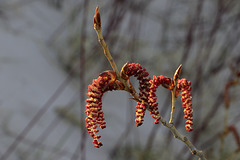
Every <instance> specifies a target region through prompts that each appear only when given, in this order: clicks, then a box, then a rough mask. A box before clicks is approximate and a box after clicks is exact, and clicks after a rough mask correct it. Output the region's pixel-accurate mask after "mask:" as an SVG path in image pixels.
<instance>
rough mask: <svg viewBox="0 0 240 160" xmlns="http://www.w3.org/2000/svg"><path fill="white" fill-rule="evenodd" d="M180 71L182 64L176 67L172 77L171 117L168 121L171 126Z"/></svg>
mask: <svg viewBox="0 0 240 160" xmlns="http://www.w3.org/2000/svg"><path fill="white" fill-rule="evenodd" d="M181 71H182V64H181V65H180V66H179V67H178V69H177V70H176V72H175V74H174V76H173V82H174V88H173V90H172V91H171V92H172V110H171V117H170V120H169V123H170V124H173V121H174V113H175V104H176V99H177V96H176V88H177V82H178V79H179V77H180V74H181Z"/></svg>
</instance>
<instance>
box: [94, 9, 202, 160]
mask: <svg viewBox="0 0 240 160" xmlns="http://www.w3.org/2000/svg"><path fill="white" fill-rule="evenodd" d="M93 22H94V29H95V31H96V33H97V35H98V40H99V42H100V44H101V46H102V47H103V50H104V54H105V56H106V57H107V59H108V61H109V63H110V64H111V66H112V68H113V70H114V71H115V72H116V75H117V79H118V80H120V81H121V82H124V85H125V89H124V90H126V91H127V92H129V93H130V94H131V95H132V96H133V97H134V98H133V99H134V100H136V101H140V99H139V96H138V95H137V94H136V91H135V89H134V87H133V86H131V87H129V86H128V84H127V81H126V80H124V79H123V78H121V77H120V74H119V71H118V69H117V66H116V64H115V62H114V60H113V58H112V56H111V54H110V52H109V49H108V47H107V44H106V42H105V41H104V38H103V36H102V32H101V19H100V13H99V7H98V6H97V8H96V11H95V15H94V19H93ZM181 69H182V65H180V66H179V67H178V69H177V70H176V72H175V74H174V77H173V79H174V91H173V97H175V98H173V107H172V108H175V101H176V95H175V91H176V84H177V81H178V79H179V77H180V73H181ZM147 110H148V111H150V112H151V110H150V109H149V107H147ZM158 118H159V119H160V122H161V123H162V124H163V125H164V126H165V127H167V128H169V130H170V131H171V132H172V134H173V136H174V138H177V139H179V140H180V141H182V142H184V143H185V144H186V146H187V147H188V148H189V150H190V151H191V153H192V154H193V155H196V156H198V157H199V158H200V159H201V160H206V158H205V156H204V154H203V152H202V151H201V150H198V149H197V148H196V147H195V146H194V145H193V144H192V143H191V142H190V140H189V139H188V138H187V137H186V136H183V135H182V134H181V133H180V132H179V131H178V130H177V129H176V128H175V126H174V125H173V120H174V109H172V114H171V119H170V122H167V121H166V120H165V119H164V118H162V117H161V116H160V114H158V115H157V116H156V119H158Z"/></svg>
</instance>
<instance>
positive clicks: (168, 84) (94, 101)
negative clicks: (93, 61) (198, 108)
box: [85, 6, 206, 160]
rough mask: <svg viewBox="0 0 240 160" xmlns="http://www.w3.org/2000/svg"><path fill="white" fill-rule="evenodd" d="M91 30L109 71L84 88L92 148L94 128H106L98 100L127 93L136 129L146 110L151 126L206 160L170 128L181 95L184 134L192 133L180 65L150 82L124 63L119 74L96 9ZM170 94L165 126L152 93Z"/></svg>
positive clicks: (186, 86)
mask: <svg viewBox="0 0 240 160" xmlns="http://www.w3.org/2000/svg"><path fill="white" fill-rule="evenodd" d="M93 23H94V29H95V31H96V33H97V35H98V40H99V43H100V44H101V46H102V48H103V50H104V55H105V56H106V58H107V59H108V61H109V63H110V64H111V67H112V69H113V71H105V72H103V73H101V74H100V75H99V77H98V78H97V79H94V80H93V83H92V84H91V85H89V86H88V93H87V95H88V96H89V98H88V99H87V100H86V102H87V105H86V111H85V113H86V114H87V118H86V122H87V125H86V126H87V130H88V132H89V134H90V136H91V137H92V138H93V143H94V145H95V147H97V148H99V147H101V146H102V143H101V142H99V139H100V138H101V136H99V135H97V133H98V132H99V130H98V129H97V125H98V126H99V127H100V128H101V129H104V128H105V127H106V125H105V124H106V122H105V119H104V116H103V115H104V113H103V111H102V102H101V97H102V96H103V94H104V93H105V92H107V91H113V90H125V91H127V92H129V93H130V95H131V96H132V99H134V100H135V101H136V102H137V106H136V119H135V122H136V125H137V126H140V125H142V124H143V121H144V115H145V112H146V110H148V111H149V112H150V114H151V115H152V117H153V119H155V121H154V123H155V124H158V123H159V122H161V123H162V124H163V125H164V126H166V127H167V128H168V129H169V130H170V131H171V132H172V134H173V136H174V137H175V138H177V139H179V140H181V141H182V142H184V143H185V144H186V146H187V147H188V148H189V150H190V151H191V153H192V154H193V155H196V156H198V157H199V158H200V159H202V160H206V158H205V157H204V155H203V152H202V151H200V150H198V149H196V147H195V146H194V145H193V144H192V143H191V142H190V141H189V139H188V138H187V137H185V136H183V135H182V134H181V133H180V132H179V131H178V130H177V129H176V128H175V126H174V125H173V123H174V113H175V103H176V99H177V97H178V96H179V94H180V92H182V93H181V97H182V98H181V101H182V107H183V108H184V115H185V116H184V118H185V119H186V130H187V131H189V132H190V131H192V130H193V129H192V127H191V126H192V124H193V123H192V121H193V118H192V113H193V110H192V104H191V100H192V97H191V94H190V91H191V87H190V85H191V82H190V81H187V80H186V79H185V78H183V79H180V74H181V70H182V65H180V66H179V67H178V69H177V70H176V72H175V74H174V76H173V78H168V77H164V76H162V75H160V76H153V79H150V78H149V77H148V76H149V74H148V72H147V71H146V69H145V68H143V67H142V66H141V65H140V64H138V63H128V62H127V63H126V64H125V65H124V66H123V67H122V69H121V72H119V70H118V68H117V66H116V63H115V62H114V60H113V58H112V56H111V54H110V51H109V49H108V46H107V44H106V42H105V40H104V38H103V35H102V31H101V17H100V12H99V7H98V6H97V8H96V11H95V14H94V18H93ZM131 76H134V77H136V78H137V80H138V81H139V93H137V92H136V90H135V89H134V87H133V86H132V84H131V82H130V79H129V78H130V77H131ZM160 85H161V86H163V87H164V88H166V89H168V90H170V91H171V92H172V109H171V116H170V120H169V122H167V121H166V120H165V119H164V118H163V117H161V116H160V114H159V111H158V103H157V98H156V94H155V92H156V89H157V88H158V87H159V86H160Z"/></svg>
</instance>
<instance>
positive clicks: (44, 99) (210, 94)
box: [0, 0, 240, 160]
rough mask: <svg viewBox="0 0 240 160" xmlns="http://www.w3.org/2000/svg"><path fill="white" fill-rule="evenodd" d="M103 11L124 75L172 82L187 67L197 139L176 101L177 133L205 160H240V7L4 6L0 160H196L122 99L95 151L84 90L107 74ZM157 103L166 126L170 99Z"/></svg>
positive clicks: (213, 3) (107, 0)
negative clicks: (133, 72) (130, 66)
mask: <svg viewBox="0 0 240 160" xmlns="http://www.w3.org/2000/svg"><path fill="white" fill-rule="evenodd" d="M97 5H99V7H100V13H101V18H102V31H103V35H104V38H105V40H106V42H107V44H108V46H109V49H110V52H111V53H112V55H113V57H114V59H115V61H116V64H117V66H118V67H119V69H121V67H122V66H123V65H124V64H125V63H126V62H127V61H129V62H136V63H140V64H141V65H142V66H143V67H145V68H146V69H147V71H149V73H150V77H152V76H153V75H156V76H158V75H164V76H168V77H172V76H173V74H174V72H175V70H176V69H177V67H178V66H179V65H180V64H183V71H182V77H184V78H186V79H187V80H190V81H191V82H192V97H193V100H192V103H193V109H194V115H193V117H194V125H193V128H194V131H193V132H191V133H188V132H187V131H185V127H184V126H185V120H184V119H183V116H184V114H183V109H182V107H181V101H180V98H178V100H177V104H176V117H175V123H174V124H175V126H176V128H177V129H178V130H179V131H180V132H181V133H182V134H183V135H186V136H187V137H188V138H189V139H190V140H191V141H192V143H193V144H194V145H195V146H196V147H197V148H198V149H200V150H203V151H204V152H205V154H206V157H207V158H208V159H213V160H226V159H229V160H230V159H233V160H235V159H239V158H240V152H239V151H240V138H239V132H240V128H239V127H240V123H239V121H240V109H239V105H240V98H239V96H240V86H239V77H240V53H239V51H240V44H239V42H240V41H239V40H240V27H239V26H240V1H238V0H194V1H193V0H148V1H146V0H137V1H133V0H104V1H101V0H0V160H80V159H81V160H92V159H99V160H122V159H128V160H147V159H150V160H174V159H179V160H192V159H197V157H195V156H193V155H191V153H190V151H189V150H188V148H187V147H186V146H185V144H184V143H182V142H181V141H179V140H177V139H174V138H173V136H172V134H171V132H170V131H169V130H168V129H167V128H166V127H163V126H162V125H161V124H159V125H154V123H153V121H154V120H153V119H152V118H151V116H150V115H149V114H148V113H147V114H146V116H145V120H144V123H143V125H142V126H141V127H136V125H135V122H134V119H135V106H136V103H135V102H134V101H132V100H131V99H129V97H130V95H129V94H128V93H125V92H122V91H117V92H108V93H106V94H104V97H103V111H104V113H105V115H104V116H105V118H106V122H107V128H106V129H104V130H100V132H99V134H100V135H101V136H102V138H101V141H102V142H103V147H102V148H100V149H96V148H94V147H93V144H92V138H90V136H89V135H88V134H87V133H86V128H85V114H84V110H85V104H86V103H85V99H86V98H87V97H86V93H87V87H88V85H89V84H91V83H92V79H95V78H97V77H98V74H99V73H101V72H103V71H104V70H110V69H111V66H110V65H109V63H108V61H107V59H106V58H105V56H104V55H103V51H102V48H101V46H100V45H99V43H98V40H97V35H96V33H95V31H94V29H93V22H92V19H93V15H94V12H95V8H96V6H97ZM132 82H133V84H134V85H135V86H136V88H138V83H137V81H136V79H134V78H133V79H132ZM157 97H158V103H159V111H160V114H161V115H162V117H164V118H165V119H166V120H168V119H169V117H170V109H171V93H170V92H169V91H168V90H166V89H164V88H162V87H160V88H159V89H158V91H157Z"/></svg>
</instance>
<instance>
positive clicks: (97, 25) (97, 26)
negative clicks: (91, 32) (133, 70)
mask: <svg viewBox="0 0 240 160" xmlns="http://www.w3.org/2000/svg"><path fill="white" fill-rule="evenodd" d="M93 23H94V29H95V31H96V33H97V35H98V41H99V43H100V44H101V46H102V48H103V50H104V55H105V56H106V57H107V59H108V61H109V63H110V65H111V66H112V69H113V71H114V72H115V73H116V75H117V78H118V79H119V78H120V74H119V71H118V69H117V65H116V63H115V62H114V60H113V58H112V55H111V53H110V51H109V49H108V46H107V44H106V42H105V40H104V38H103V35H102V29H101V18H100V13H99V8H98V6H97V8H96V11H95V15H94V18H93Z"/></svg>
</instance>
